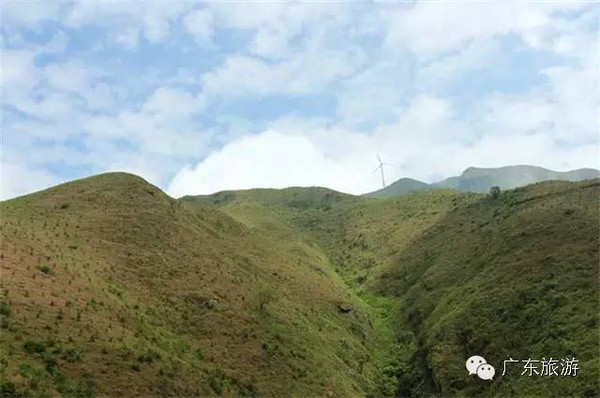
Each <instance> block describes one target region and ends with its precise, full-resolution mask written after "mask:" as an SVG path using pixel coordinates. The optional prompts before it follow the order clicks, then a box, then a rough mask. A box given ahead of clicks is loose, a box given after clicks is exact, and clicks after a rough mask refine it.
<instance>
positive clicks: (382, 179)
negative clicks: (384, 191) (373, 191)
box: [373, 154, 392, 188]
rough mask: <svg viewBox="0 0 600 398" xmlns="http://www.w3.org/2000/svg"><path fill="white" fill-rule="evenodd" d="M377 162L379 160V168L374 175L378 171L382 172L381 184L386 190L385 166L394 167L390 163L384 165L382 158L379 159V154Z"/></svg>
mask: <svg viewBox="0 0 600 398" xmlns="http://www.w3.org/2000/svg"><path fill="white" fill-rule="evenodd" d="M377 160H379V166H377V168H376V169H375V170H373V173H375V172H376V171H377V170H381V184H383V187H384V188H385V176H384V175H383V166H392V165H391V164H389V163H383V162H382V161H381V158H380V157H379V154H377Z"/></svg>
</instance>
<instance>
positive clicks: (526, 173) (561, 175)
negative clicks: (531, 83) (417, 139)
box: [366, 166, 600, 197]
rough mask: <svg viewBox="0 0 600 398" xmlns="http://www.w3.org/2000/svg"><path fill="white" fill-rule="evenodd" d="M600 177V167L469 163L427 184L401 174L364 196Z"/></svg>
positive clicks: (486, 188)
mask: <svg viewBox="0 0 600 398" xmlns="http://www.w3.org/2000/svg"><path fill="white" fill-rule="evenodd" d="M594 178H600V171H599V170H595V169H578V170H572V171H565V172H561V171H552V170H548V169H545V168H543V167H537V166H506V167H498V168H480V167H469V168H468V169H466V170H465V171H464V172H463V173H462V174H461V175H460V176H457V177H450V178H446V179H445V180H442V181H439V182H435V183H432V184H426V183H424V182H421V181H417V180H413V179H411V178H401V179H399V180H398V181H396V182H394V183H393V184H390V185H389V186H387V187H385V188H383V189H380V190H378V191H375V192H371V193H368V194H366V196H374V197H386V196H394V195H407V194H410V193H414V192H422V191H426V190H432V189H456V190H457V191H461V192H477V193H487V192H489V190H490V188H491V187H493V186H498V187H500V188H501V189H513V188H518V187H522V186H525V185H529V184H534V183H536V182H542V181H552V180H557V181H583V180H590V179H594Z"/></svg>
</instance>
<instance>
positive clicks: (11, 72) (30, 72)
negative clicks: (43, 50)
mask: <svg viewBox="0 0 600 398" xmlns="http://www.w3.org/2000/svg"><path fill="white" fill-rule="evenodd" d="M34 55H35V54H34V53H33V52H32V51H28V50H8V49H2V57H1V65H2V70H1V71H0V89H1V90H2V101H3V102H5V101H7V100H8V99H9V98H13V97H15V96H25V95H27V94H29V91H31V89H33V87H34V86H35V83H36V74H37V72H36V69H35V66H34V65H33V58H34Z"/></svg>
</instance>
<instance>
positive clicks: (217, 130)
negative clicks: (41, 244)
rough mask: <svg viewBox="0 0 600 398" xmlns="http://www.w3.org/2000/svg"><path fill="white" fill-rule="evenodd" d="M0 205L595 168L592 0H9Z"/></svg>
mask: <svg viewBox="0 0 600 398" xmlns="http://www.w3.org/2000/svg"><path fill="white" fill-rule="evenodd" d="M0 7H2V20H1V22H2V25H1V30H2V38H1V41H0V46H1V47H2V74H1V79H0V84H1V88H2V157H1V162H2V170H1V171H2V175H1V176H2V184H1V186H2V191H1V197H2V198H10V197H14V196H18V195H22V194H25V193H29V192H33V191H35V190H39V189H43V188H46V187H49V186H51V185H54V184H57V183H60V182H63V181H68V180H72V179H75V178H80V177H85V176H88V175H92V174H96V173H101V172H106V171H117V170H119V171H128V172H131V173H135V174H138V175H140V176H142V177H144V178H145V179H147V180H148V181H150V182H151V183H153V184H156V185H158V186H160V187H161V188H162V189H164V190H166V191H167V192H168V193H169V194H171V195H173V196H181V195H185V194H200V193H210V192H215V191H219V190H223V189H242V188H250V187H285V186H292V185H300V186H310V185H321V186H327V187H330V188H334V189H338V190H341V191H344V192H350V193H363V192H368V191H371V190H374V189H377V188H379V187H380V181H379V179H378V176H377V175H375V174H373V173H372V170H373V169H374V168H375V167H376V166H377V163H376V162H377V161H376V155H377V154H380V155H381V157H382V158H383V159H384V161H385V162H387V163H391V164H392V166H390V167H388V169H387V170H386V172H387V175H388V180H389V181H391V180H393V179H396V178H399V177H403V176H408V177H413V178H418V179H422V180H424V181H434V180H438V179H441V178H444V177H447V176H451V175H456V174H459V173H460V172H461V171H462V170H463V169H465V168H466V167H469V166H482V167H495V166H503V165H509V164H535V165H540V166H544V167H548V168H552V169H557V170H567V169H573V168H579V167H598V166H599V158H598V139H599V136H598V116H597V114H598V105H599V104H600V94H599V87H598V72H597V71H598V69H597V68H598V62H599V54H600V51H599V47H598V31H597V26H598V18H599V13H598V7H597V5H594V4H592V3H590V2H569V3H566V2H532V3H526V2H498V1H493V2H492V1H490V2H480V1H478V2H432V1H429V2H423V1H421V2H374V3H372V2H353V3H349V2H346V3H344V2H318V1H317V2H279V3H278V2H254V3H250V2H190V1H186V2H178V1H169V2H167V1H161V2H134V1H131V2H109V1H100V2H94V1H86V2H60V3H53V2H29V1H10V0H9V1H5V2H2V5H1V6H0Z"/></svg>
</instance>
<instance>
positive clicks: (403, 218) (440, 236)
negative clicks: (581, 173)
mask: <svg viewBox="0 0 600 398" xmlns="http://www.w3.org/2000/svg"><path fill="white" fill-rule="evenodd" d="M598 194H599V191H598V181H597V180H595V181H587V182H582V183H566V182H548V183H542V184H536V185H532V186H528V187H524V188H520V189H517V190H514V191H507V192H503V193H502V194H501V195H500V196H499V197H498V198H495V199H492V198H490V197H488V196H487V195H477V194H461V193H458V192H456V191H431V192H425V193H419V194H412V195H406V196H399V197H390V198H386V199H375V198H366V197H361V198H357V197H348V196H343V195H339V194H335V193H332V192H328V191H323V190H315V189H306V190H298V189H290V190H281V191H275V190H253V191H245V192H238V193H228V194H220V195H217V196H212V197H200V198H196V199H195V200H197V201H199V202H205V203H213V204H215V205H216V206H217V207H219V208H220V209H221V210H223V211H224V212H226V213H227V214H230V215H232V216H233V217H234V218H236V219H240V220H245V222H246V225H252V226H254V227H258V228H261V227H262V228H263V229H265V230H273V231H277V230H286V231H292V232H290V233H288V236H290V237H291V236H293V237H295V238H298V239H300V238H301V239H302V240H304V241H306V242H311V244H313V245H318V246H319V247H321V248H322V249H323V251H324V252H325V253H326V255H327V256H328V258H329V260H330V262H331V264H332V265H333V267H334V269H335V270H336V272H337V273H338V274H339V275H341V276H342V277H343V278H344V279H345V281H346V283H347V284H348V285H349V286H350V287H352V288H353V290H354V291H356V292H357V294H358V295H359V297H361V299H362V300H363V301H364V302H365V303H366V304H367V305H369V306H370V307H371V308H372V311H373V312H374V313H376V314H379V319H380V321H381V322H382V324H383V326H382V327H383V329H384V330H386V332H387V333H393V334H394V336H395V338H396V342H395V345H394V352H395V355H396V361H395V362H394V365H393V369H394V371H395V372H396V375H397V376H398V379H399V382H398V386H397V391H396V393H397V394H399V395H402V396H431V395H442V396H455V395H468V396H481V395H499V396H522V395H528V396H564V395H575V396H596V395H598V392H599V391H600V386H599V384H598V376H600V369H599V367H598V361H597V358H598V355H597V354H598V353H599V351H598V349H599V348H600V347H599V346H598V337H599V333H598V332H599V328H598V321H597V314H598V292H600V289H599V286H598V267H597V264H598V260H599V258H598V241H599V237H600V233H599V230H598V221H599V214H598V207H597V198H598ZM224 196H227V200H222V199H223V198H222V197H224ZM219 197H221V198H219ZM292 198H293V199H292ZM331 198H335V199H334V200H331ZM188 200H192V199H191V198H188ZM325 202H326V203H327V205H323V203H325ZM299 203H306V205H302V206H298V204H299ZM265 220H269V221H268V222H265ZM475 353H478V354H482V355H485V357H486V358H487V359H488V361H489V362H490V363H492V364H493V365H494V366H495V367H496V370H497V377H496V380H495V381H494V382H492V383H482V382H481V380H478V379H477V378H473V377H468V375H467V373H466V370H465V368H464V362H465V360H466V359H467V358H468V357H469V356H470V355H473V354H475ZM570 355H575V356H576V357H577V358H579V359H580V361H581V364H580V366H581V369H586V370H585V372H586V374H585V375H584V374H580V375H579V376H578V377H576V378H564V377H559V378H554V379H548V378H546V379H543V378H538V379H535V380H532V379H530V378H527V377H525V376H523V377H521V376H520V373H515V372H516V370H517V369H513V370H512V372H511V373H510V374H509V375H507V376H505V377H504V378H502V377H500V374H501V373H502V363H503V362H502V361H503V360H504V359H508V358H509V357H513V358H519V359H527V358H533V359H542V358H543V357H547V358H548V357H550V356H554V357H555V358H556V357H561V358H562V357H564V356H570ZM521 366H522V364H521Z"/></svg>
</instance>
